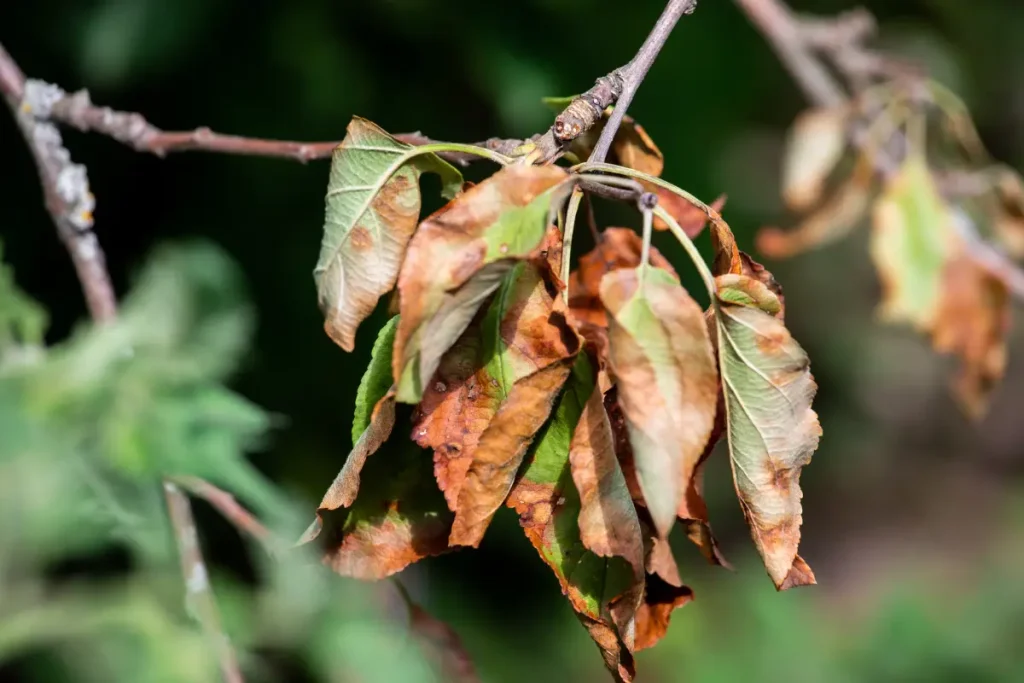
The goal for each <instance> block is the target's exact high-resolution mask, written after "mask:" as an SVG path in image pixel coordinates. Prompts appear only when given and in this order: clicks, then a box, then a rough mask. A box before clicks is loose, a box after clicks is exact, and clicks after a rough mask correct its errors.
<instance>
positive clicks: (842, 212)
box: [757, 157, 874, 258]
mask: <svg viewBox="0 0 1024 683" xmlns="http://www.w3.org/2000/svg"><path fill="white" fill-rule="evenodd" d="M873 177H874V168H873V166H872V164H871V160H870V159H869V158H867V157H861V158H860V159H858V161H857V165H856V166H855V167H854V170H853V174H852V175H851V176H850V178H849V179H848V180H847V181H846V182H845V183H844V184H843V185H842V186H840V187H839V188H838V189H837V190H836V191H835V192H834V193H833V194H832V195H831V196H830V197H829V198H828V199H827V200H826V201H825V202H824V203H823V204H822V205H821V206H820V207H818V208H817V209H815V210H814V211H813V212H812V213H811V214H810V215H808V216H807V217H805V218H804V219H803V220H802V221H801V223H800V225H798V226H797V227H796V228H794V229H792V230H787V231H782V230H779V229H778V228H771V227H769V228H763V229H762V230H761V231H760V232H759V233H758V235H757V249H758V251H760V252H761V253H762V254H764V255H765V256H768V257H770V258H785V257H787V256H794V255H796V254H799V253H802V252H804V251H807V250H808V249H813V248H815V247H820V246H823V245H825V244H829V243H831V242H835V241H837V240H839V239H842V238H843V237H845V236H846V235H847V234H849V232H850V231H851V230H853V229H854V228H855V227H857V225H858V223H859V222H860V220H861V219H862V218H863V217H864V216H865V215H866V213H867V210H868V205H869V204H870V202H871V194H872V179H873Z"/></svg>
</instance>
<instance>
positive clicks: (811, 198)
mask: <svg viewBox="0 0 1024 683" xmlns="http://www.w3.org/2000/svg"><path fill="white" fill-rule="evenodd" d="M847 120H848V112H847V110H846V108H845V107H837V108H830V109H810V110H808V111H805V112H803V113H802V114H800V116H798V117H797V119H796V121H795V122H794V123H793V127H792V129H791V130H790V132H789V139H788V140H787V142H786V155H785V157H784V158H783V162H782V198H783V199H784V200H785V202H786V204H787V205H789V207H790V208H791V209H793V210H794V211H804V210H805V209H809V208H810V207H811V206H813V205H814V204H815V203H816V202H817V201H818V199H820V198H821V194H822V190H823V189H824V186H825V180H826V178H828V175H829V174H830V173H831V172H832V169H833V168H835V166H836V164H837V163H839V160H840V159H841V158H842V156H843V150H844V149H846V123H847Z"/></svg>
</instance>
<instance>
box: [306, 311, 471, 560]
mask: <svg viewBox="0 0 1024 683" xmlns="http://www.w3.org/2000/svg"><path fill="white" fill-rule="evenodd" d="M388 336H390V332H389V328H388V327H385V328H384V329H383V330H382V331H381V335H380V336H379V338H378V343H377V344H376V345H375V346H374V354H373V358H372V360H371V361H370V367H369V368H368V369H367V372H366V374H365V375H364V378H363V382H362V383H361V385H360V388H361V391H360V397H361V399H362V400H364V401H365V402H366V403H367V404H372V405H374V406H375V408H374V410H373V412H372V413H371V414H370V415H369V416H368V419H367V416H363V415H362V414H361V413H358V412H357V415H356V420H355V423H354V425H353V428H354V429H356V428H358V427H359V426H360V423H361V422H363V421H365V422H366V425H365V428H364V429H363V431H362V434H361V435H360V437H359V439H358V440H357V441H356V443H355V446H354V447H353V449H352V452H351V453H349V456H348V459H347V460H346V461H345V465H344V466H343V467H342V469H341V472H339V474H338V476H337V477H336V478H335V480H334V482H333V483H332V484H331V486H330V488H329V489H328V490H327V493H326V494H324V497H323V500H322V501H321V502H320V504H319V505H318V506H317V511H316V520H315V521H314V522H313V524H312V525H310V527H309V529H307V531H306V533H305V534H304V535H303V537H302V539H301V540H300V543H307V542H310V541H313V540H314V539H317V538H318V537H319V538H320V542H321V545H322V546H323V548H324V558H323V561H324V563H325V564H327V565H329V566H330V567H331V568H333V569H334V570H335V571H336V572H338V573H339V574H342V575H343V576H352V577H355V578H360V579H380V578H383V577H385V576H389V575H391V574H393V573H395V572H397V571H400V570H402V569H403V568H405V567H406V566H408V565H409V564H410V563H412V562H415V561H417V560H419V559H421V558H423V557H425V556H427V555H437V554H440V553H443V552H445V551H447V549H448V543H447V540H448V533H449V529H450V528H451V521H452V516H451V513H450V512H449V511H448V509H447V507H446V506H445V505H444V500H443V497H442V496H441V492H440V491H439V490H438V489H437V487H436V486H435V485H434V482H433V481H432V478H431V472H430V470H431V459H430V453H429V452H428V451H425V450H423V449H421V448H419V447H418V446H416V444H414V443H412V442H411V441H408V440H407V439H406V438H404V437H405V435H404V434H398V435H396V434H393V433H392V432H393V428H394V425H395V424H396V420H397V418H396V406H395V399H394V393H393V392H392V391H390V390H389V389H386V388H382V386H381V385H380V384H379V383H375V382H374V381H373V380H372V379H367V378H373V377H376V376H378V375H380V374H381V371H382V368H383V369H386V368H388V367H389V366H390V364H391V347H390V345H388V344H386V343H385V344H382V343H380V341H381V340H382V339H386V338H387V337H388ZM364 387H365V389H364ZM403 413H404V414H403V415H402V417H403V418H404V419H405V418H407V417H408V415H407V413H408V411H407V410H406V411H403ZM378 451H383V452H381V453H378ZM371 455H375V457H372V458H371V457H370V456H371ZM325 526H326V527H327V531H326V532H325V533H322V532H323V529H324V527H325Z"/></svg>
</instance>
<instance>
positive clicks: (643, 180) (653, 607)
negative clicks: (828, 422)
mask: <svg viewBox="0 0 1024 683" xmlns="http://www.w3.org/2000/svg"><path fill="white" fill-rule="evenodd" d="M587 144H588V143H587V139H586V138H582V139H579V140H577V141H576V142H575V143H574V146H573V147H572V148H570V153H575V154H576V155H577V156H578V157H580V158H583V157H586V156H587V151H586V145H587ZM580 148H582V151H577V150H579V149H580ZM448 150H449V148H448V147H446V146H445V145H444V144H443V143H438V144H436V145H432V146H431V148H430V149H427V148H424V147H411V146H409V145H406V144H403V143H401V142H399V141H398V140H396V139H395V138H393V137H391V136H390V135H388V134H387V133H385V132H384V131H383V130H381V129H380V128H378V127H377V126H375V125H374V124H372V123H370V122H368V121H365V120H363V119H359V118H356V119H354V120H353V121H352V123H351V124H350V125H349V128H348V134H347V136H346V138H345V140H344V141H343V142H342V143H341V145H340V146H339V147H338V149H337V150H336V152H335V154H334V158H333V163H332V168H331V179H330V184H329V186H328V189H327V200H326V202H327V209H326V222H325V229H324V238H323V245H322V248H321V253H320V260H319V263H318V264H317V267H316V279H317V285H318V288H319V294H320V303H321V307H322V308H323V310H324V313H325V315H326V323H325V327H326V330H327V332H328V334H329V335H330V336H331V338H332V339H334V340H335V341H336V342H337V343H338V344H339V345H340V346H342V347H343V348H345V349H346V350H351V349H352V347H353V345H354V340H355V332H356V328H357V326H358V325H359V324H360V322H362V320H363V319H365V318H366V317H367V315H369V313H370V312H371V311H372V310H373V309H374V307H375V306H376V305H377V301H378V299H379V298H380V297H381V296H382V295H384V294H386V293H387V292H389V291H391V289H392V288H395V287H397V289H396V297H397V300H398V303H397V308H398V311H399V312H398V315H396V316H395V317H394V318H392V319H391V320H390V321H389V322H388V324H387V325H386V326H385V327H384V328H383V329H382V330H380V332H379V333H378V336H377V341H376V344H375V346H374V350H373V357H372V360H371V362H370V366H369V368H368V369H367V370H366V373H365V375H364V377H363V381H362V383H361V385H360V388H359V393H358V396H357V399H356V420H355V424H354V426H353V434H352V437H353V442H354V445H353V449H352V452H351V453H350V454H349V456H348V459H347V460H346V462H345V465H344V467H343V468H342V470H341V472H340V473H339V475H338V477H337V478H336V479H335V481H334V482H333V484H332V485H331V486H330V488H329V490H328V492H327V494H326V495H325V496H324V499H323V501H322V502H321V504H320V506H319V509H318V510H317V520H316V521H315V522H314V524H313V525H312V526H311V527H310V529H309V530H308V531H307V534H306V536H305V540H307V541H310V540H314V539H318V540H319V541H320V542H321V543H322V547H323V549H324V561H325V563H327V564H329V565H330V566H331V567H333V568H334V569H335V570H336V571H338V572H339V573H341V574H343V575H346V576H354V577H359V578H364V579H378V578H382V577H385V576H389V575H391V574H393V573H395V572H398V571H400V570H401V569H403V568H405V567H406V566H408V565H409V564H410V563H412V562H415V561H417V560H419V559H421V558H423V557H426V556H429V555H436V554H439V553H443V552H446V551H448V550H450V549H453V548H458V547H463V546H469V547H476V546H477V545H479V543H480V541H481V540H482V538H483V536H484V534H485V532H486V530H487V527H488V525H489V524H490V522H491V520H492V518H493V517H494V515H495V514H496V513H498V512H499V510H500V509H501V508H502V507H510V508H512V509H514V510H515V512H516V513H517V514H518V515H519V521H520V524H521V526H522V528H523V531H524V533H525V534H526V536H527V538H528V539H529V540H530V542H531V543H532V544H533V545H534V547H535V548H536V549H537V551H538V553H539V554H540V556H541V558H542V559H543V560H544V561H545V562H546V563H547V564H548V565H549V566H550V567H551V569H552V571H554V573H555V575H556V576H557V578H558V580H559V582H560V584H561V586H562V591H563V593H565V595H566V596H567V597H568V599H569V601H570V603H571V604H572V606H573V608H574V609H575V610H576V612H577V614H578V616H579V618H580V620H581V622H582V623H583V625H584V626H585V627H586V628H587V629H588V630H589V632H590V634H591V636H592V637H593V638H594V640H595V641H596V642H597V644H598V646H599V647H600V648H601V650H602V653H603V655H604V659H605V663H606V665H607V666H608V668H609V670H610V671H611V672H612V673H613V674H614V675H615V677H616V678H617V679H618V680H632V677H633V675H634V674H633V668H634V667H633V661H632V653H633V652H635V651H637V650H641V649H644V648H647V647H650V646H652V645H654V644H655V643H656V642H657V641H658V640H659V639H660V638H661V637H662V636H663V635H664V633H665V630H666V628H667V626H668V621H669V617H670V614H671V612H672V610H673V609H674V608H675V607H678V606H680V605H682V604H684V603H686V602H687V601H688V600H690V599H691V597H692V593H691V591H690V589H689V588H688V587H686V586H685V585H684V583H683V581H682V580H681V577H680V575H679V571H678V569H677V567H676V563H675V559H674V558H673V555H672V551H671V549H670V547H669V545H668V537H669V534H670V533H671V531H672V529H673V527H674V526H676V525H681V526H682V527H683V528H684V529H685V531H686V533H687V535H688V536H689V537H690V538H691V539H692V540H693V541H694V543H696V544H697V546H699V548H700V549H701V551H702V552H703V553H704V554H705V555H706V557H707V558H708V559H709V560H710V561H712V562H716V563H723V562H724V560H723V559H722V558H721V555H720V553H719V551H718V549H717V547H716V543H715V539H714V536H713V535H712V531H711V526H710V523H709V520H708V516H707V509H706V506H705V504H704V501H703V499H702V495H701V490H702V480H701V477H702V474H701V472H702V468H703V466H704V463H705V461H706V459H707V458H708V457H709V456H710V455H711V453H712V451H713V450H714V447H715V445H716V444H717V442H718V441H719V439H721V438H723V437H724V438H725V440H726V441H727V443H728V446H729V448H728V450H729V457H730V460H731V464H732V469H733V476H734V480H735V485H736V492H737V496H738V498H739V502H740V505H741V507H742V510H743V512H744V515H745V516H746V519H747V521H748V523H749V525H750V528H751V532H752V535H753V539H754V542H755V544H756V546H757V549H758V551H759V552H760V553H761V556H762V557H763V559H764V563H765V566H766V568H767V570H768V574H769V575H770V576H771V578H772V580H773V581H774V582H775V585H776V586H777V587H778V588H779V589H785V588H789V587H791V586H796V585H801V584H807V583H813V582H814V575H813V573H812V572H811V570H810V568H809V567H808V566H807V564H806V563H805V562H804V561H803V560H802V559H801V558H800V556H799V555H798V554H797V546H798V543H799V539H800V522H801V515H800V510H801V508H800V496H801V494H800V489H799V484H798V479H799V475H800V469H801V468H802V467H803V466H804V465H806V464H807V463H808V462H809V461H810V458H811V454H812V453H813V452H814V450H815V448H816V447H817V443H818V437H819V435H820V431H821V430H820V427H819V425H818V421H817V416H816V415H815V413H814V411H812V410H811V399H812V398H813V396H814V392H815V389H816V387H815V384H814V381H813V379H812V378H811V375H810V371H809V361H808V359H807V356H806V355H805V353H804V352H803V350H802V349H801V348H800V346H799V345H798V344H797V342H796V341H795V340H794V339H793V338H792V336H791V335H790V333H789V332H788V331H787V329H786V327H785V325H784V324H783V320H782V317H783V299H782V295H781V289H780V287H779V286H778V284H777V283H776V282H775V280H774V278H773V277H772V276H771V274H770V273H768V272H767V271H766V270H765V269H764V268H763V267H761V266H760V265H759V264H757V263H756V262H754V261H753V260H752V259H751V258H750V257H749V256H747V255H746V254H744V253H743V252H741V251H739V249H738V248H737V245H736V242H735V240H734V239H733V237H732V233H731V232H730V230H729V227H728V225H727V224H726V223H725V222H724V221H723V220H722V218H721V216H720V215H719V214H718V212H717V211H716V210H715V209H713V208H711V207H708V206H706V205H705V204H703V203H702V202H700V201H698V200H696V199H694V198H693V197H691V196H690V195H688V194H686V193H685V192H683V191H681V190H679V189H678V188H676V187H674V186H672V185H671V184H669V183H667V182H665V181H663V180H661V179H660V178H659V177H658V174H660V172H661V168H662V159H661V153H660V152H659V151H658V149H657V147H656V146H655V145H654V143H653V142H652V141H651V140H650V138H649V137H647V135H646V134H645V133H644V131H643V129H642V128H640V127H639V126H638V125H636V123H635V122H633V121H632V120H625V121H623V123H622V125H621V128H620V129H619V131H618V133H617V135H616V138H615V144H614V146H613V154H614V157H615V159H616V161H618V162H619V163H618V164H615V165H613V164H586V163H584V164H579V165H576V166H573V167H570V168H568V169H566V168H565V167H563V166H560V165H556V164H551V163H546V164H545V163H541V164H535V163H532V162H533V161H534V158H533V157H531V154H530V149H529V146H528V145H527V146H526V147H525V149H523V150H522V154H521V155H517V156H515V157H514V158H502V157H499V156H497V155H494V154H489V155H488V156H489V157H490V158H491V159H492V160H494V161H497V162H498V163H499V164H500V165H501V166H502V168H501V169H500V170H498V171H497V172H496V173H494V174H493V175H492V176H490V177H489V178H487V179H486V180H484V181H482V182H480V183H479V184H476V185H473V186H470V185H469V184H463V182H462V180H461V176H460V175H459V173H458V171H457V170H456V169H455V168H454V167H453V166H451V165H449V164H447V163H445V162H444V161H443V160H442V159H441V158H440V157H439V156H437V154H436V153H440V152H444V151H448ZM424 172H433V173H437V174H438V175H440V176H441V178H442V183H443V188H444V193H445V196H446V197H448V198H449V199H450V201H449V202H448V204H447V205H445V206H444V207H443V208H441V209H440V210H438V211H437V212H435V213H434V214H432V215H430V216H429V217H427V218H426V219H424V220H423V221H422V222H420V221H419V210H420V203H421V197H420V190H419V185H418V182H417V181H418V180H419V177H420V175H421V174H422V173H424ZM622 178H627V179H630V178H632V179H636V180H635V181H627V182H626V183H625V184H623V183H622V182H621V179H622ZM604 185H607V186H610V187H612V188H619V189H622V188H626V189H627V190H631V191H632V194H629V192H628V191H627V193H626V196H627V197H628V198H630V199H631V200H632V201H637V202H638V206H639V207H640V210H641V212H642V213H643V215H644V219H645V220H644V231H643V234H642V235H638V234H637V233H636V232H633V231H631V230H628V229H624V228H609V229H608V230H606V231H604V232H602V233H600V235H599V237H598V243H597V245H596V247H595V249H594V251H592V252H591V253H589V254H586V255H584V256H582V257H581V258H580V259H579V268H578V269H577V270H575V271H573V272H571V273H570V274H569V277H568V278H567V280H568V281H566V278H565V274H566V273H568V272H569V268H568V266H569V263H570V261H569V259H570V250H571V246H572V243H571V241H570V239H571V235H572V233H573V224H574V221H575V217H576V213H577V209H578V207H579V204H580V200H581V196H582V195H583V194H584V190H586V189H588V188H590V189H591V190H593V191H596V192H600V191H601V190H600V189H599V188H601V187H603V186H604ZM648 190H654V192H649V191H648ZM655 215H656V216H657V218H658V224H659V227H663V228H667V229H670V230H671V231H672V232H673V233H674V234H675V235H676V236H677V237H678V238H679V240H680V241H681V242H682V244H683V245H684V246H685V247H686V248H687V250H688V253H690V254H691V256H692V257H693V259H694V265H695V266H696V267H697V269H698V270H699V272H700V273H701V276H702V278H703V281H704V282H705V284H706V286H707V289H708V292H709V295H710V296H711V305H710V306H709V308H708V309H707V310H702V308H701V306H700V305H698V304H697V303H696V301H695V300H694V299H693V298H692V297H691V296H690V294H689V293H688V292H687V291H686V290H685V289H684V288H683V287H682V286H681V284H680V281H679V279H678V276H677V274H676V272H675V270H674V269H673V267H672V265H670V264H669V263H668V262H667V261H666V260H665V259H664V258H663V257H662V256H661V255H660V254H659V253H658V252H657V251H656V250H655V249H653V248H652V247H651V246H650V240H651V232H652V230H653V229H654V218H655ZM705 222H708V223H710V230H711V234H712V243H713V247H714V254H713V255H712V259H711V261H712V265H711V266H710V268H709V267H708V266H707V265H705V263H704V261H703V260H702V259H701V257H700V255H699V254H698V253H697V252H696V250H695V248H694V247H693V244H692V242H691V241H690V237H689V236H688V235H687V231H689V233H690V234H691V235H692V234H696V233H697V232H699V231H700V230H701V229H702V227H703V225H704V224H705ZM680 223H683V224H685V226H686V227H685V229H684V227H683V225H680Z"/></svg>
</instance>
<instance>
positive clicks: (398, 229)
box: [313, 117, 462, 351]
mask: <svg viewBox="0 0 1024 683" xmlns="http://www.w3.org/2000/svg"><path fill="white" fill-rule="evenodd" d="M426 172H433V173H437V174H438V175H440V176H441V180H442V183H443V187H444V190H443V191H444V194H445V196H447V197H452V196H454V195H455V193H457V192H458V191H459V189H460V187H461V186H462V176H461V175H460V174H459V172H458V171H457V170H455V168H454V167H453V166H451V165H449V164H448V163H446V162H444V161H442V160H441V158H440V157H438V156H436V155H434V154H429V153H427V154H424V153H422V152H420V151H419V150H418V149H417V148H416V147H413V146H412V145H407V144H405V143H404V142H399V141H398V140H396V139H395V138H393V137H391V136H390V135H388V134H387V133H386V132H384V131H383V130H382V129H381V128H379V127H378V126H376V125H375V124H373V123H371V122H370V121H367V120H366V119H362V118H359V117H354V118H353V119H352V122H351V123H349V125H348V129H347V131H346V134H345V139H344V140H342V142H341V144H340V145H339V146H338V148H337V149H335V150H334V155H333V156H332V158H331V175H330V181H329V182H328V185H327V198H326V210H325V215H324V236H323V242H322V243H321V245H320V257H319V258H318V259H317V264H316V269H315V270H314V271H313V274H314V277H315V279H316V285H317V290H318V292H319V300H320V308H321V309H322V310H323V312H324V315H325V318H326V319H325V321H324V329H325V330H326V331H327V334H328V335H329V336H330V337H331V339H333V340H334V341H335V342H336V343H337V344H338V345H339V346H341V348H343V349H345V350H346V351H351V350H352V349H353V348H354V346H355V335H356V328H357V327H359V324H360V323H361V322H362V321H363V320H365V319H366V316H368V315H369V314H370V313H371V312H372V311H373V309H374V307H375V306H376V305H377V300H378V299H379V298H380V297H381V296H382V295H383V294H385V293H387V292H388V291H389V290H390V289H391V288H392V287H394V286H395V280H396V278H397V277H398V269H399V267H400V266H401V264H402V259H403V257H404V256H405V249H406V245H407V244H408V243H409V238H411V237H412V234H413V231H414V230H415V229H416V223H417V221H419V215H420V188H419V179H420V175H421V174H423V173H426Z"/></svg>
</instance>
